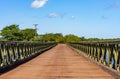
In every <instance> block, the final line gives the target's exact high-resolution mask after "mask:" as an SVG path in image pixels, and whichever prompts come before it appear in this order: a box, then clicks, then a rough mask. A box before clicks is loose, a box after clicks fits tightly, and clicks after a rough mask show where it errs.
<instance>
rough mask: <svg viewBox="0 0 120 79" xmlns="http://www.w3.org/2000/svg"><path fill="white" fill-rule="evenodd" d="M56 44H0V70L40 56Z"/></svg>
mask: <svg viewBox="0 0 120 79" xmlns="http://www.w3.org/2000/svg"><path fill="white" fill-rule="evenodd" d="M55 45H56V43H40V42H0V69H4V68H5V67H7V66H11V65H12V64H15V63H17V62H19V61H23V60H25V59H27V58H30V57H32V56H35V55H37V54H40V53H41V52H42V51H45V50H47V49H50V48H51V47H53V46H55Z"/></svg>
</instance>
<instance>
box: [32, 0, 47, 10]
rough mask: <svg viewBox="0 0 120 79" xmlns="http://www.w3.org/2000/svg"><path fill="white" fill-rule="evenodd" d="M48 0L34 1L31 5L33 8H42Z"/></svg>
mask: <svg viewBox="0 0 120 79" xmlns="http://www.w3.org/2000/svg"><path fill="white" fill-rule="evenodd" d="M47 1H48V0H34V1H33V2H32V4H31V7H32V8H41V7H43V6H44V5H45V4H46V3H47Z"/></svg>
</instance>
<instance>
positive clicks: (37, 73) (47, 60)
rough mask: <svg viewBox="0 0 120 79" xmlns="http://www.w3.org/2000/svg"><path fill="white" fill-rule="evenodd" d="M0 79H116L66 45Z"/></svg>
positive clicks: (47, 52)
mask: <svg viewBox="0 0 120 79" xmlns="http://www.w3.org/2000/svg"><path fill="white" fill-rule="evenodd" d="M0 79H114V78H113V77H112V76H111V75H110V74H109V73H107V72H105V71H104V70H102V69H101V68H100V67H99V66H97V65H95V64H93V63H91V62H90V61H87V60H86V59H84V58H83V57H82V56H80V55H78V54H77V53H76V52H75V51H73V50H72V49H70V48H69V47H68V46H67V45H65V44H59V45H57V46H56V47H54V48H53V49H51V50H49V51H46V52H44V53H43V54H41V55H39V56H38V57H36V58H34V59H33V60H30V61H29V62H27V63H25V64H22V65H20V66H19V67H17V68H15V69H13V70H11V71H9V72H7V73H5V74H3V75H0Z"/></svg>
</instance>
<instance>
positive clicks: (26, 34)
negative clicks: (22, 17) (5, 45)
mask: <svg viewBox="0 0 120 79" xmlns="http://www.w3.org/2000/svg"><path fill="white" fill-rule="evenodd" d="M21 34H22V39H23V40H27V41H30V39H32V38H34V37H35V36H37V35H38V34H37V32H36V30H35V29H31V28H27V29H24V30H21Z"/></svg>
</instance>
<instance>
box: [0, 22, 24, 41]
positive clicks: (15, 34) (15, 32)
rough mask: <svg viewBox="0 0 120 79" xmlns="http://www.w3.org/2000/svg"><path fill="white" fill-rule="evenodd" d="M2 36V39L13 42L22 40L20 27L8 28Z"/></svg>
mask: <svg viewBox="0 0 120 79" xmlns="http://www.w3.org/2000/svg"><path fill="white" fill-rule="evenodd" d="M1 36H2V38H5V39H7V40H12V41H18V40H21V38H20V37H21V36H22V35H21V33H20V29H19V25H16V24H13V25H10V26H6V27H5V28H3V29H2V30H1Z"/></svg>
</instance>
